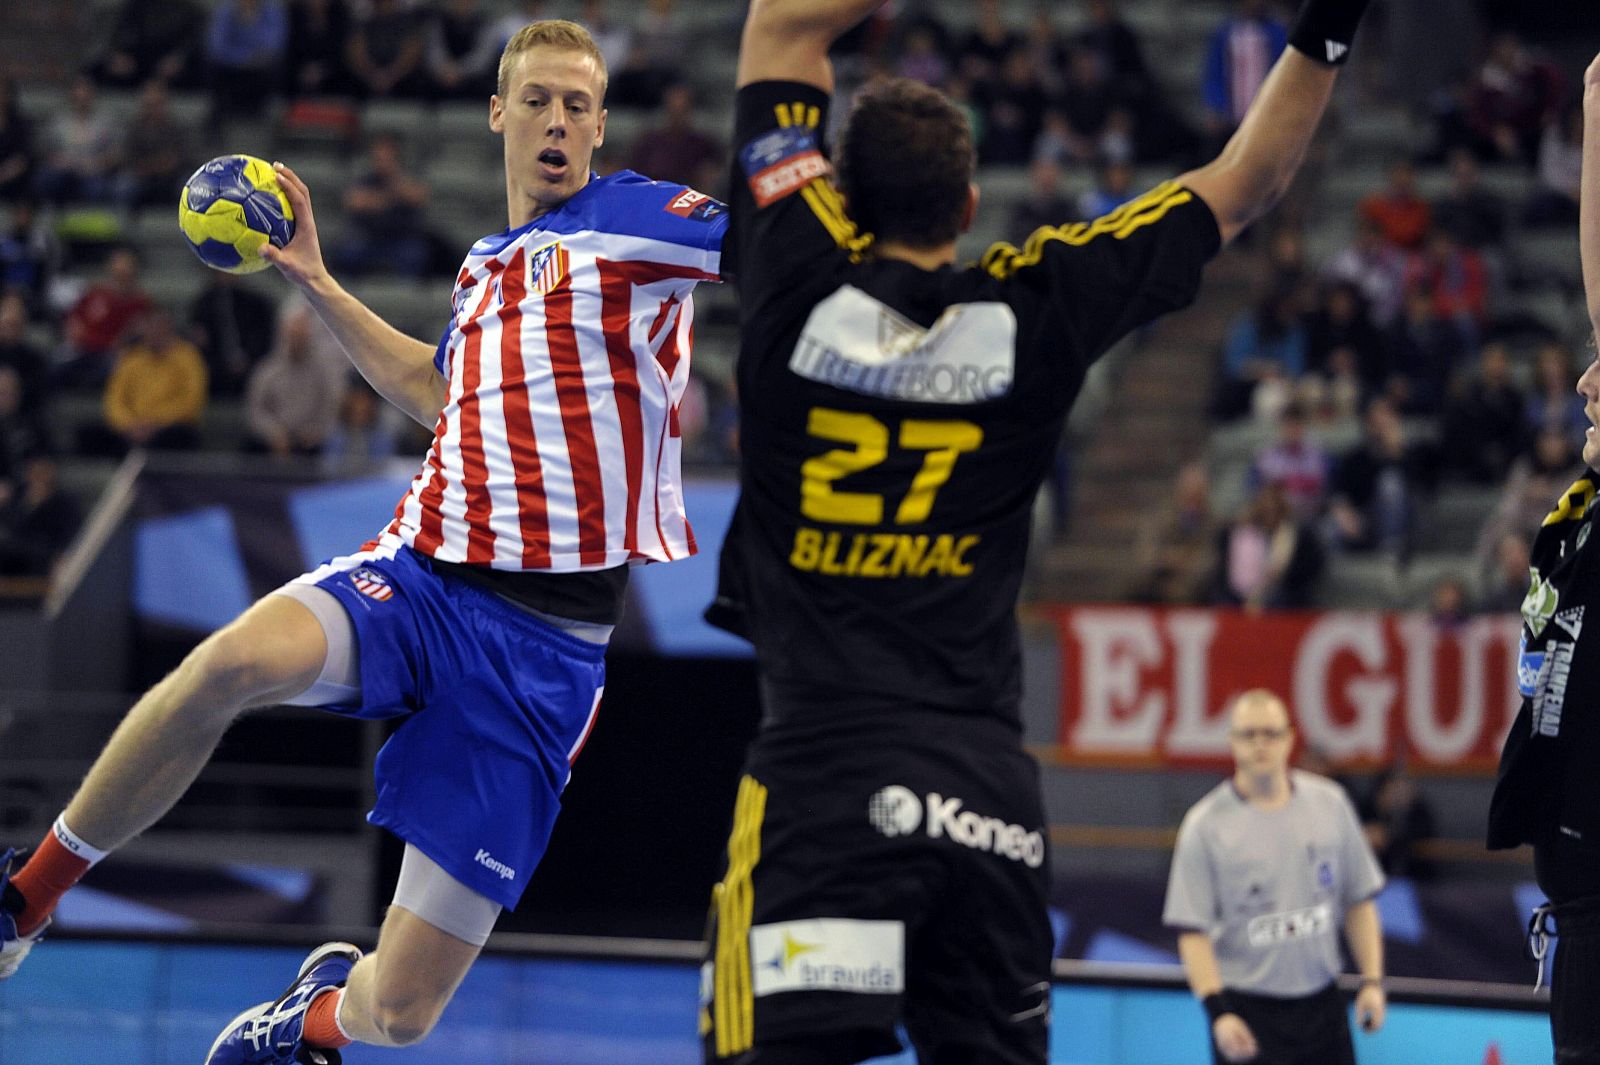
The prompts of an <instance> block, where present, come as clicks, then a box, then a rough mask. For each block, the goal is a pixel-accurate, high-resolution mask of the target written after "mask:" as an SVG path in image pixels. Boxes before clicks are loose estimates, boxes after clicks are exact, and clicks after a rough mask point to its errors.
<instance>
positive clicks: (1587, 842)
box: [1489, 57, 1600, 1065]
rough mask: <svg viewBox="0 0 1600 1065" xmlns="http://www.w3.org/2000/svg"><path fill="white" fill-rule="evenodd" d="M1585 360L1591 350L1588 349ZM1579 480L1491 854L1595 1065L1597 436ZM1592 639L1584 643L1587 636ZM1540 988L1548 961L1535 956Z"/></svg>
mask: <svg viewBox="0 0 1600 1065" xmlns="http://www.w3.org/2000/svg"><path fill="white" fill-rule="evenodd" d="M1597 185H1600V57H1596V59H1595V60H1594V62H1592V63H1590V64H1589V69H1588V71H1587V72H1586V73H1585V74H1584V78H1583V180H1582V181H1581V182H1580V187H1581V188H1582V190H1583V191H1582V193H1581V194H1580V197H1579V201H1578V245H1579V250H1580V252H1581V256H1582V259H1583V287H1584V291H1585V293H1586V294H1587V296H1588V303H1589V324H1590V326H1591V328H1592V329H1594V330H1595V331H1596V332H1597V333H1600V187H1597ZM1590 350H1591V351H1593V350H1594V345H1593V342H1592V341H1591V344H1590ZM1578 394H1579V395H1580V396H1582V397H1583V412H1584V414H1585V415H1586V416H1587V417H1588V419H1589V421H1590V422H1591V423H1593V424H1594V425H1600V357H1597V361H1594V362H1591V363H1590V364H1589V367H1588V368H1587V369H1586V370H1584V372H1583V376H1582V377H1580V378H1578ZM1583 462H1584V465H1585V466H1587V467H1588V468H1587V469H1585V470H1584V472H1583V476H1581V477H1579V478H1578V480H1577V481H1576V482H1574V483H1573V485H1572V486H1571V487H1570V488H1568V489H1567V490H1566V491H1565V492H1563V493H1562V494H1561V497H1560V498H1559V499H1557V500H1556V501H1555V505H1554V507H1553V508H1552V509H1551V511H1550V513H1549V514H1548V515H1547V516H1546V517H1545V519H1544V521H1543V523H1542V524H1541V525H1540V527H1539V531H1538V533H1537V535H1535V537H1534V541H1533V550H1532V552H1531V555H1532V560H1531V561H1532V566H1531V569H1532V572H1531V574H1530V578H1531V579H1530V580H1529V586H1528V595H1527V598H1525V599H1524V600H1523V601H1522V653H1521V656H1520V659H1519V660H1518V662H1517V687H1518V688H1519V689H1520V691H1521V693H1522V697H1523V698H1522V710H1521V712H1520V713H1518V715H1517V720H1516V721H1515V722H1514V723H1513V724H1512V726H1511V732H1510V734H1508V735H1507V736H1506V745H1505V749H1504V750H1503V751H1502V752H1501V755H1500V779H1499V781H1498V782H1497V783H1496V785H1495V791H1494V798H1493V799H1492V800H1490V803H1489V847H1490V848H1491V849H1499V848H1505V847H1515V846H1518V845H1520V844H1523V843H1531V844H1533V869H1534V876H1535V877H1536V878H1537V880H1538V882H1539V888H1540V890H1542V891H1543V892H1544V893H1545V897H1546V898H1548V899H1549V900H1550V902H1549V905H1548V906H1545V907H1541V908H1540V910H1539V911H1537V912H1536V913H1535V914H1534V920H1533V924H1532V925H1531V926H1530V929H1529V931H1530V933H1531V936H1532V938H1533V940H1534V942H1535V944H1536V946H1539V947H1542V946H1543V945H1544V942H1545V935H1546V933H1548V932H1549V931H1550V930H1551V929H1550V925H1549V915H1550V913H1551V911H1553V912H1554V916H1555V927H1554V931H1555V932H1557V933H1559V939H1558V940H1557V943H1556V956H1555V962H1554V965H1553V967H1552V971H1551V974H1550V1028H1551V1035H1552V1037H1553V1040H1554V1043H1555V1052H1556V1054H1555V1060H1556V1061H1558V1062H1561V1063H1562V1065H1600V1011H1597V1010H1596V1009H1595V1004H1596V1002H1597V1001H1600V772H1597V771H1596V769H1595V766H1596V764H1597V762H1600V728H1597V721H1600V719H1597V718H1596V714H1595V711H1596V709H1597V706H1596V700H1597V699H1600V687H1597V685H1600V668H1597V665H1596V662H1595V658H1596V654H1597V651H1600V649H1597V647H1596V645H1595V634H1596V633H1597V632H1600V623H1597V622H1595V621H1594V620H1593V619H1592V617H1591V618H1590V619H1587V628H1586V627H1585V622H1586V619H1585V617H1584V614H1585V611H1586V609H1587V608H1588V607H1589V606H1591V605H1594V604H1595V603H1596V602H1600V568H1597V567H1600V554H1597V552H1600V548H1597V547H1595V546H1594V545H1593V544H1592V543H1591V542H1590V541H1591V536H1590V534H1591V533H1592V532H1593V531H1594V522H1595V514H1596V513H1597V512H1600V507H1597V506H1595V503H1594V501H1595V495H1596V492H1597V489H1600V474H1597V473H1596V472H1595V468H1596V467H1597V466H1600V429H1594V428H1591V429H1589V430H1588V432H1587V433H1586V435H1585V437H1584V442H1583ZM1585 632H1588V633H1589V642H1588V643H1587V644H1586V643H1584V642H1583V634H1584V633H1585ZM1536 953H1537V954H1538V956H1539V958H1540V966H1541V973H1540V975H1541V977H1542V976H1543V972H1542V966H1543V950H1542V949H1541V950H1538V951H1536Z"/></svg>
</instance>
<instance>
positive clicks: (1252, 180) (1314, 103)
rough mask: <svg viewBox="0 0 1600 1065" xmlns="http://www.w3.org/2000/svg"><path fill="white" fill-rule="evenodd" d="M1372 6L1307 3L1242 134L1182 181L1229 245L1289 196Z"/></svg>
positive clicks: (1348, 1) (1351, 0) (1337, 0)
mask: <svg viewBox="0 0 1600 1065" xmlns="http://www.w3.org/2000/svg"><path fill="white" fill-rule="evenodd" d="M1366 8H1367V0H1306V2H1305V4H1304V6H1302V7H1301V9H1300V15H1299V17H1298V18H1297V19H1296V21H1295V25H1294V29H1293V30H1292V31H1291V32H1290V34H1289V47H1288V48H1287V49H1285V50H1284V53H1283V55H1282V56H1281V57H1280V58H1279V59H1278V62H1277V63H1276V64H1275V65H1274V66H1273V68H1272V72H1271V73H1270V74H1269V75H1268V76H1267V80H1266V81H1265V82H1264V83H1263V84H1262V86H1261V91H1260V92H1258V93H1257V94H1256V98H1255V100H1254V101H1253V102H1252V103H1251V104H1250V110H1249V111H1248V112H1247V113H1246V114H1245V116H1244V121H1243V122H1241V123H1240V124H1239V129H1238V131H1237V132H1235V133H1234V135H1233V137H1232V138H1231V139H1230V140H1229V141H1228V144H1227V146H1226V147H1225V148H1223V150H1222V154H1221V155H1219V156H1218V157H1217V158H1216V159H1215V160H1214V161H1213V162H1211V163H1209V164H1207V165H1206V166H1203V167H1201V168H1199V169H1198V170H1191V171H1190V172H1189V173H1187V174H1184V175H1183V176H1182V177H1181V178H1179V179H1178V180H1179V181H1180V182H1182V183H1183V184H1184V185H1186V186H1187V187H1188V188H1189V189H1190V190H1191V191H1193V192H1194V193H1196V194H1197V195H1198V196H1199V197H1200V198H1201V199H1202V200H1204V201H1205V202H1206V205H1207V206H1209V207H1210V208H1211V211H1212V213H1213V214H1215V215H1216V216H1217V225H1218V227H1219V228H1220V229H1221V230H1222V239H1223V240H1224V241H1229V240H1232V239H1233V238H1234V237H1235V236H1237V235H1238V234H1239V232H1240V231H1241V230H1243V229H1244V228H1245V227H1246V226H1248V225H1249V224H1250V223H1251V222H1253V221H1255V220H1256V219H1257V218H1259V217H1261V216H1262V215H1263V214H1265V213H1266V212H1267V211H1268V209H1270V208H1271V207H1272V205H1273V204H1275V203H1277V202H1278V199H1279V198H1280V197H1281V196H1282V195H1283V194H1284V192H1285V191H1287V190H1288V188H1289V183H1290V182H1291V181H1293V180H1294V175H1295V173H1296V172H1297V171H1298V170H1299V169H1300V163H1301V161H1302V160H1303V159H1304V158H1305V154H1306V147H1307V146H1308V145H1309V144H1310V143H1311V138H1312V136H1313V135H1314V134H1315V133H1316V131H1317V125H1318V123H1320V122H1321V121H1322V115H1323V112H1324V111H1326V110H1327V107H1328V99H1329V97H1330V96H1331V95H1332V94H1333V83H1334V80H1335V78H1336V77H1337V74H1338V68H1339V66H1340V65H1341V64H1342V63H1343V62H1344V60H1345V59H1346V58H1347V57H1348V55H1349V52H1350V42H1351V39H1352V38H1354V37H1355V33H1356V27H1357V25H1358V24H1359V23H1360V21H1361V15H1362V13H1363V12H1364V11H1366Z"/></svg>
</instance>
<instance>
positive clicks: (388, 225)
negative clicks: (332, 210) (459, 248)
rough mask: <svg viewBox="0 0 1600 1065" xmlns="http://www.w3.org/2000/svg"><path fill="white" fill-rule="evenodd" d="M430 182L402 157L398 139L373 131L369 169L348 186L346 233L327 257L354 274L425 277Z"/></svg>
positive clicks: (345, 195)
mask: <svg viewBox="0 0 1600 1065" xmlns="http://www.w3.org/2000/svg"><path fill="white" fill-rule="evenodd" d="M427 205H428V186H427V183H425V182H424V181H422V180H421V179H420V178H418V177H416V176H415V175H414V174H413V173H412V172H411V170H410V169H409V168H408V167H407V166H406V165H405V162H404V160H403V159H402V158H401V147H400V138H399V137H398V136H396V135H395V134H392V133H379V134H375V135H374V136H373V137H372V138H371V140H370V141H369V143H368V148H367V167H366V170H365V171H364V172H363V173H362V174H361V176H360V177H358V178H356V180H355V181H354V182H352V183H351V184H350V187H349V188H347V189H346V190H345V194H344V213H345V223H346V225H345V231H344V236H343V238H342V240H341V241H340V243H338V244H336V245H335V246H334V247H333V248H332V249H331V254H330V256H329V258H330V260H331V261H332V262H333V264H334V265H335V266H336V267H338V268H339V269H341V270H345V271H348V272H350V273H354V274H370V273H379V272H382V273H394V274H400V275H401V276H404V277H421V276H422V275H423V274H424V273H426V272H427V270H428V266H429V260H430V258H431V254H432V249H431V245H430V242H429V239H428V235H427V233H426V231H425V230H424V228H423V211H424V209H425V208H426V207H427Z"/></svg>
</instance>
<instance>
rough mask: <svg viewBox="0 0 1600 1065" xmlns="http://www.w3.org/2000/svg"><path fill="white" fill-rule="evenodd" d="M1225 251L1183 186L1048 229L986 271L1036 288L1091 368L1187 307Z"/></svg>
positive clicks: (991, 253) (986, 265)
mask: <svg viewBox="0 0 1600 1065" xmlns="http://www.w3.org/2000/svg"><path fill="white" fill-rule="evenodd" d="M1221 246H1222V236H1221V233H1220V232H1219V230H1218V229H1217V220H1216V216H1214V215H1213V214H1212V213H1211V209H1210V208H1209V207H1207V206H1206V204H1205V202H1204V201H1203V200H1201V199H1200V197H1198V196H1196V195H1195V194H1194V193H1193V192H1191V191H1190V190H1189V189H1187V188H1185V187H1183V186H1182V185H1180V184H1178V183H1177V182H1175V181H1169V182H1166V183H1164V184H1161V185H1158V186H1156V187H1155V188H1153V189H1151V190H1150V191H1149V192H1147V193H1145V194H1144V195H1143V196H1140V197H1138V198H1136V199H1134V200H1131V201H1129V202H1128V203H1125V204H1123V205H1122V206H1121V207H1119V208H1117V209H1116V210H1115V211H1113V212H1111V213H1110V214H1108V215H1106V216H1104V217H1103V218H1097V219H1095V220H1094V221H1092V222H1078V223H1074V224H1072V225H1065V226H1043V227H1041V228H1039V229H1037V230H1035V231H1034V232H1033V233H1032V234H1031V235H1030V236H1029V237H1028V239H1027V241H1026V242H1025V243H1024V244H1023V246H1022V247H1021V248H1017V247H1014V246H1013V245H1011V244H1005V243H1000V244H996V245H994V246H993V247H991V248H990V249H989V250H988V251H987V252H985V253H984V255H983V258H982V259H981V260H980V261H979V263H978V267H979V268H980V269H982V270H984V271H985V272H987V273H988V274H989V275H990V276H992V277H993V278H995V279H996V280H998V281H1000V282H1001V283H1002V284H1004V285H1008V286H1012V285H1015V286H1021V287H1023V288H1025V289H1027V290H1029V294H1030V295H1032V296H1033V297H1034V300H1033V301H1030V302H1036V303H1037V304H1040V305H1041V307H1040V309H1041V311H1042V313H1043V315H1044V317H1045V319H1046V320H1047V321H1049V322H1050V323H1051V326H1052V327H1053V328H1054V329H1057V330H1062V331H1064V332H1065V333H1067V334H1068V335H1070V336H1071V337H1072V338H1073V340H1074V344H1073V345H1072V346H1073V348H1074V350H1076V351H1078V352H1081V353H1082V354H1083V356H1084V357H1085V358H1086V359H1087V360H1093V359H1094V358H1096V357H1098V356H1099V355H1101V354H1102V353H1104V352H1105V350H1106V349H1107V348H1109V347H1110V346H1111V345H1112V344H1115V343H1116V342H1117V341H1118V340H1120V339H1121V338H1122V337H1124V336H1126V335H1127V334H1128V333H1129V332H1131V331H1133V330H1134V329H1137V328H1138V327H1139V326H1141V325H1144V324H1145V323H1146V322H1149V321H1150V320H1152V319H1154V318H1156V317H1159V316H1160V315H1162V314H1165V313H1166V312H1168V311H1173V310H1177V309H1178V308H1180V307H1186V306H1188V305H1189V304H1190V303H1192V302H1193V301H1194V298H1195V294H1196V292H1198V291H1199V287H1200V278H1201V273H1202V271H1203V270H1204V268H1205V265H1206V263H1207V262H1209V261H1210V260H1211V258H1212V257H1213V256H1215V255H1216V253H1217V251H1218V249H1219V248H1220V247H1221Z"/></svg>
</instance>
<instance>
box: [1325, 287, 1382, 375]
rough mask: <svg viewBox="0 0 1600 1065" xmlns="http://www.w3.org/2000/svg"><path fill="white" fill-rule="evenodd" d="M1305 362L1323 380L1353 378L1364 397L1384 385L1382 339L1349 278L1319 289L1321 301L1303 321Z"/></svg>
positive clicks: (1359, 291)
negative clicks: (1320, 290) (1321, 289)
mask: <svg viewBox="0 0 1600 1065" xmlns="http://www.w3.org/2000/svg"><path fill="white" fill-rule="evenodd" d="M1306 363H1307V367H1308V368H1309V369H1310V370H1311V372H1313V373H1316V374H1320V375H1321V376H1322V377H1323V378H1325V379H1330V380H1331V379H1335V378H1343V379H1349V378H1351V377H1354V378H1355V379H1356V380H1357V381H1359V383H1360V391H1361V394H1362V395H1364V396H1367V395H1372V394H1374V393H1376V392H1377V391H1379V390H1380V389H1381V388H1382V387H1383V383H1384V380H1385V379H1386V378H1387V377H1388V373H1387V369H1388V365H1387V361H1386V360H1385V358H1384V351H1383V339H1382V337H1380V336H1379V335H1378V330H1377V329H1376V328H1375V327H1374V326H1373V324H1372V319H1371V318H1369V317H1368V316H1367V308H1366V304H1365V301H1363V300H1362V298H1361V290H1360V289H1359V288H1357V287H1356V286H1355V285H1354V284H1352V283H1351V282H1349V281H1335V282H1333V283H1332V284H1330V285H1327V286H1326V287H1325V288H1324V289H1323V291H1322V301H1321V304H1320V305H1319V306H1318V307H1317V309H1316V310H1315V311H1313V312H1312V313H1311V315H1310V316H1309V317H1308V318H1307V320H1306Z"/></svg>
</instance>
